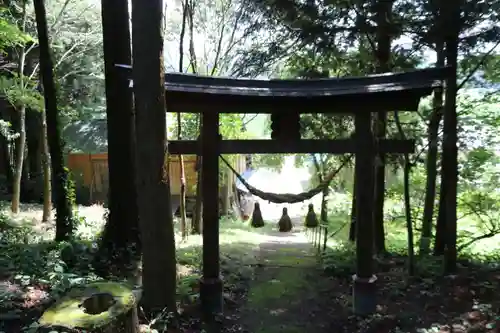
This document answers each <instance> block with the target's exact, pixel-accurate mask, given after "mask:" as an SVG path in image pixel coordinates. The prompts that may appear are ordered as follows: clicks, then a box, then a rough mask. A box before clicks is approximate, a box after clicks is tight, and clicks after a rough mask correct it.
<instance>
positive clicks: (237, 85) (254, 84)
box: [116, 65, 450, 114]
mask: <svg viewBox="0 0 500 333" xmlns="http://www.w3.org/2000/svg"><path fill="white" fill-rule="evenodd" d="M116 66H117V67H120V68H124V69H125V70H127V72H128V73H129V75H130V76H131V68H132V67H131V66H130V65H116ZM449 71H450V69H449V68H446V67H444V68H427V69H421V70H414V71H408V72H403V73H387V74H376V75H369V76H364V77H345V78H326V79H311V80H302V79H295V80H251V79H234V78H220V77H208V76H200V75H192V74H182V73H167V74H165V89H166V102H167V108H168V111H169V112H189V113H196V112H210V110H214V111H215V112H218V113H270V112H299V113H323V112H325V113H353V114H356V113H365V112H366V113H371V112H376V111H392V110H398V111H415V110H416V109H417V107H418V103H419V101H420V99H421V98H422V97H424V96H427V95H429V94H430V93H431V92H432V90H433V89H434V88H436V87H440V86H442V81H443V80H444V79H445V78H446V77H447V76H448V74H449ZM130 85H131V86H132V85H133V82H132V80H130Z"/></svg>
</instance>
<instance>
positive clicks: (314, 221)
mask: <svg viewBox="0 0 500 333" xmlns="http://www.w3.org/2000/svg"><path fill="white" fill-rule="evenodd" d="M318 224H319V222H318V216H316V213H315V212H314V205H313V204H312V203H311V204H309V207H308V209H307V215H306V222H305V225H306V228H316V227H317V226H318Z"/></svg>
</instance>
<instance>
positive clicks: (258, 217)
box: [250, 202, 264, 228]
mask: <svg viewBox="0 0 500 333" xmlns="http://www.w3.org/2000/svg"><path fill="white" fill-rule="evenodd" d="M250 225H251V226H252V227H254V228H262V227H263V226H264V219H263V218H262V212H261V211H260V205H259V203H258V202H256V203H255V206H254V209H253V214H252V221H250Z"/></svg>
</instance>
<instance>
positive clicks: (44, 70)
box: [33, 0, 73, 241]
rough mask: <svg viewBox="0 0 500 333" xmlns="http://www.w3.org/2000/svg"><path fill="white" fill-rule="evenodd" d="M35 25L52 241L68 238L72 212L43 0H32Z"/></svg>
mask: <svg viewBox="0 0 500 333" xmlns="http://www.w3.org/2000/svg"><path fill="white" fill-rule="evenodd" d="M33 2H34V7H35V17H36V28H37V32H38V43H39V52H40V73H41V76H42V84H43V95H44V99H45V115H46V121H47V141H48V143H49V150H50V156H51V163H52V179H53V182H54V192H55V193H54V194H55V206H56V241H65V240H69V239H70V238H71V236H72V233H73V211H72V202H71V198H70V182H69V177H68V170H67V169H66V168H65V167H64V156H63V142H62V138H61V131H60V126H59V114H58V110H57V97H56V96H57V94H56V86H55V82H54V71H53V67H54V66H53V63H52V58H51V55H50V44H49V36H48V32H47V15H46V13H45V4H44V1H43V0H33Z"/></svg>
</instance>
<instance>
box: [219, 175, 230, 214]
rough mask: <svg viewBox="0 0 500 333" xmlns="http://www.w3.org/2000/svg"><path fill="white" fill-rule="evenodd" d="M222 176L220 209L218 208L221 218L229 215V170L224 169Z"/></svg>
mask: <svg viewBox="0 0 500 333" xmlns="http://www.w3.org/2000/svg"><path fill="white" fill-rule="evenodd" d="M223 176H224V184H223V185H222V191H221V192H222V193H221V203H222V204H221V206H220V207H221V208H220V214H221V215H222V216H224V215H227V214H228V213H229V207H231V185H230V181H229V178H230V177H231V174H229V169H228V168H224V169H223Z"/></svg>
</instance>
